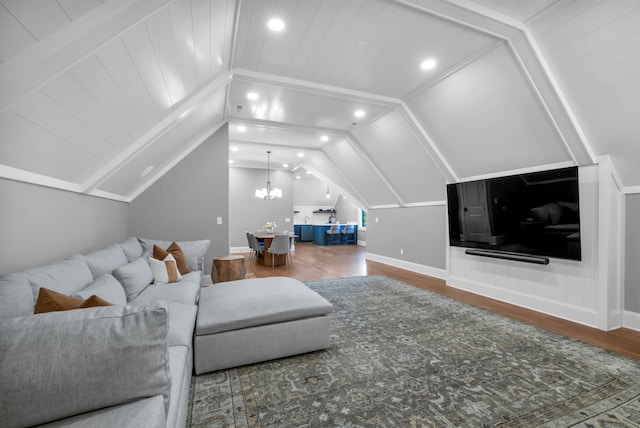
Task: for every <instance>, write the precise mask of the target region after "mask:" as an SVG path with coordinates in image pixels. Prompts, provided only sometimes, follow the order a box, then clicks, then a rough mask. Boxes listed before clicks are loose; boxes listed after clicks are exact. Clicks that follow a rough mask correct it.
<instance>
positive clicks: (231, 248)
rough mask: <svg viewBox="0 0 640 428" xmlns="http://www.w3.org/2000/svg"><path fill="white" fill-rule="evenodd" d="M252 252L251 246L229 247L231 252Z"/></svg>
mask: <svg viewBox="0 0 640 428" xmlns="http://www.w3.org/2000/svg"><path fill="white" fill-rule="evenodd" d="M250 252H251V248H249V247H230V248H229V254H236V253H250Z"/></svg>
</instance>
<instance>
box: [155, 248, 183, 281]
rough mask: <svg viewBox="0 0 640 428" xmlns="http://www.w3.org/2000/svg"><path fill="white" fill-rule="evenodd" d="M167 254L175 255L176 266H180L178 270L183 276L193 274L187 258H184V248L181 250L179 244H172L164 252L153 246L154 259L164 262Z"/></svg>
mask: <svg viewBox="0 0 640 428" xmlns="http://www.w3.org/2000/svg"><path fill="white" fill-rule="evenodd" d="M167 254H171V255H173V258H174V259H175V262H176V265H177V266H178V270H179V271H180V273H181V274H182V275H184V274H185V273H189V272H191V269H189V264H188V263H187V258H186V257H185V256H184V253H183V252H182V248H180V245H178V243H177V242H175V241H174V242H172V243H171V245H169V247H167V249H166V250H163V249H162V248H160V247H158V246H157V245H154V246H153V258H154V259H157V260H164V259H165V258H166V257H167Z"/></svg>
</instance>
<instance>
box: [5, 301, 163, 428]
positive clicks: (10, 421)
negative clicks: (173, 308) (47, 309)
mask: <svg viewBox="0 0 640 428" xmlns="http://www.w3.org/2000/svg"><path fill="white" fill-rule="evenodd" d="M167 316H168V315H167V306H166V304H165V303H162V302H155V303H150V304H146V305H141V306H108V307H99V308H90V309H76V310H72V311H66V312H52V313H46V314H39V315H32V316H28V317H22V318H10V319H6V320H2V321H1V322H0V396H2V402H1V403H0V420H1V421H2V423H3V426H7V427H12V426H26V425H29V426H30V425H37V424H42V423H45V422H50V421H54V420H58V419H62V418H67V417H70V416H74V415H79V414H82V413H86V412H90V411H93V410H97V409H102V408H105V407H109V406H115V405H118V404H122V403H128V402H131V401H135V400H138V399H142V398H147V397H153V396H156V395H161V396H162V397H163V398H164V402H165V412H166V411H167V409H168V404H169V393H170V390H171V375H170V373H169V345H168V340H167V337H168V330H169V329H168V322H167V321H168V319H167Z"/></svg>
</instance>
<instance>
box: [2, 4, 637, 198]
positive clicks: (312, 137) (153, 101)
mask: <svg viewBox="0 0 640 428" xmlns="http://www.w3.org/2000/svg"><path fill="white" fill-rule="evenodd" d="M105 3H106V0H57V1H47V2H41V1H38V0H0V83H4V85H3V90H2V91H0V92H1V93H0V106H2V107H1V109H0V156H1V158H0V164H2V165H6V166H9V167H12V168H14V169H12V168H5V169H1V168H0V171H4V172H3V174H4V175H3V177H5V178H9V179H27V180H28V179H29V178H20V177H29V174H19V173H16V174H14V175H12V173H11V171H15V169H17V170H18V171H19V170H24V171H28V172H34V173H37V174H41V175H44V176H49V177H51V178H56V179H61V180H66V181H69V182H71V183H72V184H75V185H76V186H66V187H67V188H72V189H73V188H78V189H81V190H80V191H83V192H86V193H91V191H92V190H95V189H98V190H105V191H108V192H110V193H113V194H116V195H121V196H123V197H124V199H125V200H127V199H128V198H130V197H133V196H135V195H137V194H138V193H139V192H140V190H141V189H143V188H145V186H146V185H148V184H149V183H150V182H152V181H153V180H155V179H157V178H158V177H160V176H161V174H162V173H163V171H165V170H166V169H167V168H168V167H169V166H171V165H173V164H174V163H175V162H177V161H179V160H180V159H181V158H182V156H184V155H185V154H186V153H188V152H189V151H190V150H192V149H193V147H194V146H195V145H196V144H198V142H199V141H202V139H203V138H205V137H206V136H207V135H208V133H210V132H212V130H214V129H215V128H217V127H219V126H220V125H221V124H223V123H224V122H229V123H230V142H231V143H232V144H233V145H237V147H238V149H239V150H238V152H230V158H231V159H232V160H235V161H236V165H244V166H250V167H256V168H264V166H265V164H266V153H265V152H266V150H271V151H272V152H273V153H272V154H273V156H272V161H273V162H274V165H273V167H274V168H277V169H280V168H283V169H290V170H291V169H296V168H300V167H305V168H307V167H308V168H309V169H310V170H313V173H314V175H315V176H317V177H318V178H319V179H321V180H325V181H328V182H331V183H334V184H336V185H338V186H340V187H341V188H342V189H345V190H346V191H348V193H349V194H350V195H352V196H354V197H355V198H357V199H358V200H359V201H360V202H361V203H362V204H364V206H365V207H370V206H393V205H400V206H406V205H411V204H418V205H419V204H424V203H431V202H434V201H440V200H442V199H444V189H445V188H444V181H445V179H448V180H455V179H464V178H468V177H475V176H479V175H485V174H496V173H499V172H502V171H513V170H517V169H521V168H534V167H537V166H544V165H549V164H557V163H566V162H572V161H574V162H575V163H580V164H591V163H593V162H595V161H596V155H611V156H612V157H613V159H614V164H615V165H616V168H618V169H619V171H618V172H619V173H620V176H621V177H622V180H623V183H624V185H625V186H640V173H639V172H636V171H637V167H636V165H637V160H639V159H640V146H639V145H638V144H637V142H638V141H640V121H638V120H637V117H636V116H637V114H636V113H637V112H638V111H640V71H638V70H640V60H639V58H640V33H638V30H637V29H638V28H640V4H639V3H638V2H637V1H635V0H616V1H606V2H605V1H602V0H580V1H559V0H557V1H556V0H535V1H530V0H318V1H309V0H173V1H166V0H131V1H120V0H119V1H117V2H113V1H111V2H109V3H108V4H105ZM236 8H238V9H237V10H236ZM274 16H277V17H279V18H281V19H282V20H283V21H284V23H285V29H284V30H283V31H282V32H279V33H274V32H272V31H270V30H268V29H267V19H268V18H271V17H274ZM532 37H533V39H532ZM427 58H433V59H434V60H435V61H436V66H435V68H433V69H432V70H430V71H424V70H422V69H421V68H420V63H421V62H422V61H423V60H424V59H427ZM250 91H251V92H255V93H256V94H257V99H255V100H249V99H248V98H247V93H248V92H250ZM238 105H242V106H244V108H243V109H242V111H238V110H237V106H238ZM357 109H362V110H365V111H366V115H365V117H364V118H355V117H354V112H355V110H357ZM238 125H242V126H245V127H246V128H247V129H246V131H245V132H244V133H240V132H238V130H237V126H238ZM323 136H327V137H328V139H327V140H321V139H320V138H321V137H323ZM572 150H573V153H572V152H571V151H572ZM298 153H303V154H304V157H303V158H299V157H298ZM284 163H287V164H288V166H287V167H283V166H282V164H284ZM151 164H153V165H154V166H155V169H154V172H153V173H152V174H151V175H150V176H148V177H146V178H144V179H142V178H140V172H141V170H143V169H144V168H145V167H147V166H149V165H151ZM7 171H9V172H7ZM7 174H8V176H7ZM445 176H446V178H445ZM38 182H39V183H41V182H42V180H41V179H38ZM52 185H53V186H58V185H62V184H60V183H59V182H57V181H56V180H52ZM129 195H133V196H129Z"/></svg>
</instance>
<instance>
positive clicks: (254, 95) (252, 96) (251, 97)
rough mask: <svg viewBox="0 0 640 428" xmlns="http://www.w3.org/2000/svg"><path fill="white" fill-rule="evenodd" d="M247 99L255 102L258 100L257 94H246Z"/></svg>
mask: <svg viewBox="0 0 640 428" xmlns="http://www.w3.org/2000/svg"><path fill="white" fill-rule="evenodd" d="M247 98H249V99H250V100H257V99H258V94H257V93H255V92H249V93H248V94H247Z"/></svg>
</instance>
